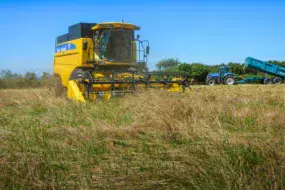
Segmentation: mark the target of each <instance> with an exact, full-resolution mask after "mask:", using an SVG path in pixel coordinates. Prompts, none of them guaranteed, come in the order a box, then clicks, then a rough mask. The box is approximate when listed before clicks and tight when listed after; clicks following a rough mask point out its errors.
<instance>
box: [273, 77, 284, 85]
mask: <svg viewBox="0 0 285 190" xmlns="http://www.w3.org/2000/svg"><path fill="white" fill-rule="evenodd" d="M282 82H283V81H282V79H281V78H280V77H276V78H274V79H273V83H274V84H281V83H282Z"/></svg>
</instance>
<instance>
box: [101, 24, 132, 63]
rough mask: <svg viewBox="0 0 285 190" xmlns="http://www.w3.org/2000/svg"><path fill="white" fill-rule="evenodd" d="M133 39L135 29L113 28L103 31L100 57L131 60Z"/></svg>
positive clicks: (109, 59)
mask: <svg viewBox="0 0 285 190" xmlns="http://www.w3.org/2000/svg"><path fill="white" fill-rule="evenodd" d="M133 40H134V31H133V30H129V29H112V30H105V31H103V33H102V34H101V37H100V43H99V44H100V45H99V50H100V58H101V59H103V60H108V61H118V62H129V61H131V60H132V41H133Z"/></svg>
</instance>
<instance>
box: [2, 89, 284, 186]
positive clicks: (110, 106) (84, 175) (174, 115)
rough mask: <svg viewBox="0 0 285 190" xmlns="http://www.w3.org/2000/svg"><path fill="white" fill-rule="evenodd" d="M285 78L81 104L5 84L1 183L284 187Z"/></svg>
mask: <svg viewBox="0 0 285 190" xmlns="http://www.w3.org/2000/svg"><path fill="white" fill-rule="evenodd" d="M284 116H285V85H269V86H262V85H249V86H242V85H241V86H230V87H228V86H215V87H206V86H205V87H203V86H201V87H200V86H197V87H193V88H192V89H191V90H189V91H187V92H186V93H184V94H180V95H177V94H174V93H167V92H163V91H148V92H144V93H142V94H134V95H127V96H124V97H120V98H113V99H111V100H110V101H108V102H102V101H100V102H93V103H86V104H77V103H74V102H72V101H69V100H66V99H65V98H58V97H55V96H54V94H53V93H52V91H51V90H49V89H24V90H1V91H0V188H1V189H3V188H8V189H10V188H16V189H19V188H20V189H26V188H27V189H28V188H29V189H39V188H41V189H53V188H55V189H62V188H72V189H74V188H75V189H91V188H96V187H97V188H99V189H284V188H285V117H284Z"/></svg>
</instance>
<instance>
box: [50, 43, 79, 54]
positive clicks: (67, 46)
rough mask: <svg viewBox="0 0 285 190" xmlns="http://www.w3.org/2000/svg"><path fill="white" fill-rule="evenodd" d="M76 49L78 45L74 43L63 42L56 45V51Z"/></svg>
mask: <svg viewBox="0 0 285 190" xmlns="http://www.w3.org/2000/svg"><path fill="white" fill-rule="evenodd" d="M73 49H76V46H75V45H74V44H72V43H68V44H61V45H58V46H56V47H55V52H56V53H57V52H64V51H68V50H73Z"/></svg>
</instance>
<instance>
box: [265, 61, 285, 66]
mask: <svg viewBox="0 0 285 190" xmlns="http://www.w3.org/2000/svg"><path fill="white" fill-rule="evenodd" d="M268 62H269V63H272V64H275V65H279V66H281V67H285V61H274V60H273V61H272V60H270V61H268Z"/></svg>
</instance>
